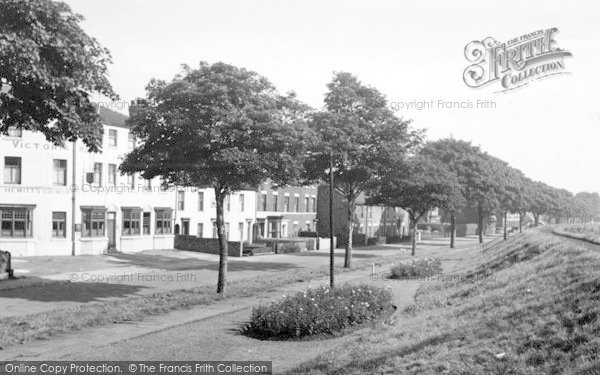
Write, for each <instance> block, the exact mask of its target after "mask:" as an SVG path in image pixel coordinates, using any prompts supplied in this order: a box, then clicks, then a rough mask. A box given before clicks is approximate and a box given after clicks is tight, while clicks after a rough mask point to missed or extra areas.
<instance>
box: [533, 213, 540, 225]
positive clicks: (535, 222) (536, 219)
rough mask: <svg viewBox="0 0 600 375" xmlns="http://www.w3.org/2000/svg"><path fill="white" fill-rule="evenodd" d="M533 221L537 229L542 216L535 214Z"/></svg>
mask: <svg viewBox="0 0 600 375" xmlns="http://www.w3.org/2000/svg"><path fill="white" fill-rule="evenodd" d="M533 221H534V225H535V226H536V227H537V226H538V225H539V224H540V215H539V214H536V213H535V212H534V213H533Z"/></svg>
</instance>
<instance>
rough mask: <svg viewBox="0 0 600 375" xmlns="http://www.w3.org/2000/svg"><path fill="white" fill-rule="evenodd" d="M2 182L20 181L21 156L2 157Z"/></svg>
mask: <svg viewBox="0 0 600 375" xmlns="http://www.w3.org/2000/svg"><path fill="white" fill-rule="evenodd" d="M4 183H5V184H20V183H21V158H17V157H12V156H6V157H5V158H4Z"/></svg>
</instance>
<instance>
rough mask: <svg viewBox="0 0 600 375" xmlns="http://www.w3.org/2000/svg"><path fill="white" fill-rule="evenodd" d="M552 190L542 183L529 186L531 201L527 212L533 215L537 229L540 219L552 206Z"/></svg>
mask: <svg viewBox="0 0 600 375" xmlns="http://www.w3.org/2000/svg"><path fill="white" fill-rule="evenodd" d="M551 190H552V188H551V187H550V186H548V185H546V184H545V183H543V182H540V181H535V182H533V184H532V185H531V201H530V204H529V211H530V212H531V213H532V215H533V220H534V224H535V226H536V227H537V226H538V225H539V223H540V217H541V216H542V215H545V214H546V213H548V212H550V209H551V207H552V204H553V198H552V196H551Z"/></svg>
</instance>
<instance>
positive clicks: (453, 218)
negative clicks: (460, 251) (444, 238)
mask: <svg viewBox="0 0 600 375" xmlns="http://www.w3.org/2000/svg"><path fill="white" fill-rule="evenodd" d="M455 238H456V215H455V214H454V212H451V213H450V248H451V249H454V240H455Z"/></svg>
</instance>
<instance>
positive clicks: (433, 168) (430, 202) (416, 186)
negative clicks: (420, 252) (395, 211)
mask: <svg viewBox="0 0 600 375" xmlns="http://www.w3.org/2000/svg"><path fill="white" fill-rule="evenodd" d="M460 190H461V189H460V184H459V180H458V177H457V176H456V174H454V173H452V172H450V171H449V170H448V168H447V167H446V166H445V165H443V164H442V163H441V162H440V161H439V160H435V159H432V158H430V157H427V156H423V155H418V156H416V157H414V158H411V159H410V160H409V161H408V162H407V166H406V168H399V169H396V170H395V171H394V172H392V173H389V174H387V175H386V176H385V177H384V178H383V180H382V181H381V184H380V188H379V190H378V192H377V194H375V195H374V196H373V197H372V201H374V202H377V203H385V204H388V205H391V206H398V207H402V208H403V209H405V210H406V211H407V212H408V215H409V218H410V229H411V233H412V255H415V251H416V246H417V245H416V235H415V234H416V225H417V222H418V221H419V219H421V217H423V215H425V214H426V213H427V212H428V211H430V210H432V209H434V208H436V207H437V208H445V209H447V208H449V207H455V206H457V205H461V204H462V202H461V201H462V200H463V199H464V198H463V196H462V194H461V192H460Z"/></svg>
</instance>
